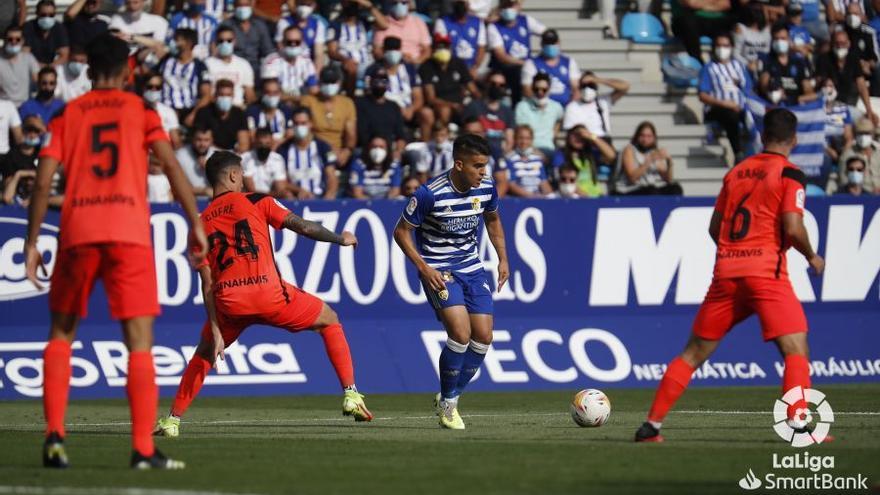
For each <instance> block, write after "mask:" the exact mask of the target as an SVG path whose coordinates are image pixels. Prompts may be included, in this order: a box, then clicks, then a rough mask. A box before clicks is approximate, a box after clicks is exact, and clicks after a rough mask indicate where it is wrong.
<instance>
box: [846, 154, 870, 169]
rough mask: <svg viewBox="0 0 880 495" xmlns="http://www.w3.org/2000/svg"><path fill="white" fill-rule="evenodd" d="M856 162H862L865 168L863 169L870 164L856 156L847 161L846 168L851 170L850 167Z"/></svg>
mask: <svg viewBox="0 0 880 495" xmlns="http://www.w3.org/2000/svg"><path fill="white" fill-rule="evenodd" d="M854 162H862V166H863V167H867V166H868V164H867V163H865V159H864V158H862V157H860V156H858V155H856V156H851V157H849V159H848V160H847V161H846V168H849V165H850V164H851V163H854Z"/></svg>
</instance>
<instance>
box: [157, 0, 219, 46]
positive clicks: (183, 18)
mask: <svg viewBox="0 0 880 495" xmlns="http://www.w3.org/2000/svg"><path fill="white" fill-rule="evenodd" d="M219 24H220V23H219V22H218V20H217V19H215V18H213V17H211V16H210V15H208V14H206V13H205V0H187V8H186V10H185V11H183V12H178V13H176V14H174V17H172V18H171V22H170V23H169V26H168V35H167V36H168V39H167V40H166V41H171V40H173V39H174V32H175V31H177V30H178V29H180V28H189V29H192V30H193V31H195V32H196V34H197V35H198V42H197V43H196V46H195V48H193V54H194V55H195V56H196V57H197V58H199V59H200V60H204V59H206V58H208V55H209V50H210V47H211V42H212V41H213V40H214V31H216V30H217V26H218V25H219Z"/></svg>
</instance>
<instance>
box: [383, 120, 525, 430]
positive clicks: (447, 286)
mask: <svg viewBox="0 0 880 495" xmlns="http://www.w3.org/2000/svg"><path fill="white" fill-rule="evenodd" d="M452 156H453V160H454V161H453V165H452V168H451V169H449V170H448V171H447V172H445V173H444V174H442V175H438V176H437V177H435V178H433V179H431V180H430V181H428V183H427V184H425V185H423V186H421V187H419V189H418V190H416V193H415V194H414V195H413V197H412V198H410V201H409V203H408V204H407V206H406V209H405V210H404V212H403V215H402V216H401V218H400V221H398V222H397V227H395V229H394V240H395V241H396V242H397V244H398V245H399V246H400V248H401V250H403V253H404V254H405V255H406V257H407V258H409V260H410V261H411V262H412V263H413V264H414V265H415V266H416V268H418V270H419V275H420V278H421V280H422V285H423V286H424V288H425V294H426V295H427V297H428V301H429V302H430V303H431V306H433V308H434V311H435V312H436V313H437V318H438V319H439V320H440V321H441V322H442V323H443V326H444V327H445V328H446V333H447V335H448V338H447V339H446V347H444V348H443V352H442V353H441V354H440V393H439V394H438V395H437V398H436V399H435V407H436V410H437V414H438V416H439V417H440V425H441V426H442V427H444V428H449V429H453V430H463V429H464V428H465V425H464V421H462V419H461V416H460V415H459V413H458V398H459V396H460V395H461V393H462V391H463V390H464V388H465V387H466V386H467V384H468V383H469V382H470V381H471V379H472V378H473V377H474V375H475V374H476V373H477V370H478V369H479V368H480V364H482V362H483V358H485V356H486V352H487V351H488V350H489V346H490V345H491V343H492V314H493V313H492V289H491V288H490V286H489V278H488V277H487V274H486V271H485V270H484V269H483V263H482V261H481V260H480V254H479V250H478V241H477V231H478V230H479V228H480V218H482V219H483V220H484V221H485V223H486V229H487V231H488V233H489V240H490V241H491V242H492V245H493V246H494V247H495V252H496V253H497V255H498V281H497V286H496V287H497V290H499V291H500V290H501V288H502V287H503V286H504V283H505V282H506V281H507V277H508V275H509V268H508V265H507V250H506V248H505V245H504V229H503V228H502V226H501V217H500V216H499V214H498V192H497V191H496V190H495V184H494V183H493V182H492V179H491V178H489V172H488V163H489V142H488V141H486V139H485V138H483V137H481V136H477V135H475V134H463V135H462V136H460V137H458V139H456V140H455V143H454V144H453V149H452ZM413 232H415V241H413V235H412V234H413Z"/></svg>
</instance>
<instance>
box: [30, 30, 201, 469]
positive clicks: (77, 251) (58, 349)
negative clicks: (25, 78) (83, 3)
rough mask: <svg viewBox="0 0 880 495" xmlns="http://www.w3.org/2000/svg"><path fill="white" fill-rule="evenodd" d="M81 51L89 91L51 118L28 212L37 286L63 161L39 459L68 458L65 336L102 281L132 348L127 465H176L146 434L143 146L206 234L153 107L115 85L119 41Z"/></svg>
mask: <svg viewBox="0 0 880 495" xmlns="http://www.w3.org/2000/svg"><path fill="white" fill-rule="evenodd" d="M88 57H89V76H90V77H91V79H92V82H93V88H94V89H93V90H92V91H90V92H88V93H87V94H85V95H83V96H82V97H80V98H77V99H75V100H73V101H71V102H70V103H68V104H67V107H66V108H65V110H64V112H63V113H61V114H58V115H56V116H55V117H54V118H53V119H52V120H51V122H50V123H49V131H50V133H51V134H50V135H51V138H50V139H49V143H48V144H47V145H46V146H45V147H44V148H43V150H42V152H41V153H40V164H39V168H38V169H37V180H36V184H35V187H34V192H33V200H32V201H31V206H30V211H29V214H28V234H27V243H26V244H25V260H26V261H25V264H26V270H27V277H28V279H30V280H31V281H32V282H33V283H34V285H36V286H37V287H38V288H42V287H41V286H40V283H39V281H38V280H37V267H38V266H39V267H41V268H42V258H43V255H42V253H41V252H40V251H39V250H38V249H37V246H36V241H37V236H38V234H39V232H40V224H41V223H42V222H43V218H44V217H45V215H46V207H47V204H48V199H49V188H50V185H51V183H52V176H53V175H55V172H56V171H57V170H58V167H59V166H61V165H62V164H63V167H64V174H65V176H66V177H67V188H66V191H65V195H64V203H63V205H62V208H61V235H60V236H59V241H58V242H59V243H60V245H59V247H58V258H57V262H56V263H55V270H54V273H52V284H51V288H50V289H49V308H50V310H51V313H52V323H51V327H50V330H49V343H48V344H47V345H46V349H45V351H43V410H44V413H45V416H46V423H47V426H46V440H45V444H44V445H43V465H44V466H46V467H53V468H64V467H67V465H68V459H67V454H66V452H65V450H64V437H65V431H64V413H65V409H66V408H67V396H68V391H69V389H70V377H71V366H70V355H71V343H72V342H73V340H74V338H75V336H76V328H77V323H78V322H79V319H80V318H82V317H84V316H86V310H87V309H88V302H89V295H90V293H91V291H92V287H93V286H94V285H95V281H96V280H97V279H99V278H100V279H101V280H103V281H104V288H105V289H106V292H107V298H108V300H109V303H110V314H111V315H112V316H113V318H115V319H118V320H120V321H121V322H122V332H123V335H124V338H125V344H126V347H127V348H128V351H129V355H128V383H127V384H126V392H127V394H128V402H129V406H130V408H131V423H132V426H131V434H132V447H133V452H132V456H131V466H132V467H133V468H137V469H180V468H183V466H184V464H183V463H182V462H180V461H175V460H172V459H168V458H166V457H165V456H164V455H162V453H160V452H159V450H157V449H156V448H155V447H154V446H153V438H152V436H151V435H150V433H151V428H152V426H153V422H154V421H155V420H156V407H157V406H158V403H159V390H158V388H157V387H156V380H155V370H154V368H153V355H152V354H151V352H150V350H151V348H152V345H153V320H154V319H155V317H156V315H158V314H159V301H158V296H157V294H158V292H157V288H156V267H155V266H154V264H153V248H152V241H151V238H150V207H149V205H148V204H147V181H146V177H147V150H148V149H150V150H152V151H153V154H154V155H155V156H156V158H158V159H159V161H160V162H161V163H162V166H163V168H164V171H165V174H166V175H167V176H168V180H169V182H170V183H171V188H172V190H173V191H174V196H175V197H176V198H178V199H179V200H180V203H181V205H183V209H184V210H185V212H186V214H187V216H188V217H189V221H190V223H191V225H192V229H193V230H192V236H193V237H194V238H195V239H196V241H197V242H198V244H200V245H204V246H205V247H206V248H207V241H206V239H205V231H204V230H203V228H202V224H201V222H200V221H199V213H198V209H197V208H196V203H195V198H194V197H193V194H192V188H191V187H190V185H189V182H187V180H186V177H185V176H184V175H183V172H182V171H181V169H180V165H179V164H178V163H177V160H176V159H175V158H174V151H173V150H172V148H171V143H170V142H169V140H168V136H167V135H166V134H165V131H163V130H162V122H161V121H160V119H159V115H158V114H157V113H156V112H155V110H152V109H150V108H148V107H146V106H145V104H144V101H143V100H142V99H141V98H140V97H139V96H137V95H135V94H133V93H127V92H124V91H122V87H123V85H124V83H125V81H126V80H127V79H128V75H129V68H128V46H127V45H126V44H125V42H123V41H122V40H120V39H119V38H117V37H115V36H112V35H102V36H99V37H97V38H96V39H95V40H94V41H92V42H91V43H90V44H89V46H88ZM194 261H198V260H194ZM43 271H44V272H45V268H44V269H43Z"/></svg>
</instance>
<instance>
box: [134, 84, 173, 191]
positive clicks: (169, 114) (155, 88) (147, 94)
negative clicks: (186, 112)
mask: <svg viewBox="0 0 880 495" xmlns="http://www.w3.org/2000/svg"><path fill="white" fill-rule="evenodd" d="M162 87H163V81H162V76H160V75H158V74H153V75H151V76H149V77H148V78H147V80H146V81H144V85H143V93H142V95H141V96H143V97H144V100H145V101H146V102H147V103H149V104H150V105H152V106H153V108H155V109H156V113H158V114H159V119H160V120H161V121H162V129H164V130H165V132H167V133H168V137H169V138H170V139H171V146H173V147H174V149H179V148H180V147H181V146H183V141H182V140H181V138H180V120H179V119H178V118H177V112H175V111H174V109H173V108H171V107H169V106H168V105H166V104H164V103H162ZM162 175H163V176H164V175H165V174H164V173H163V174H162Z"/></svg>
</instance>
